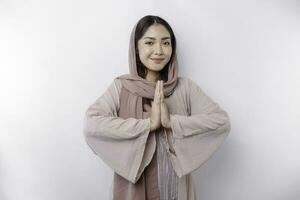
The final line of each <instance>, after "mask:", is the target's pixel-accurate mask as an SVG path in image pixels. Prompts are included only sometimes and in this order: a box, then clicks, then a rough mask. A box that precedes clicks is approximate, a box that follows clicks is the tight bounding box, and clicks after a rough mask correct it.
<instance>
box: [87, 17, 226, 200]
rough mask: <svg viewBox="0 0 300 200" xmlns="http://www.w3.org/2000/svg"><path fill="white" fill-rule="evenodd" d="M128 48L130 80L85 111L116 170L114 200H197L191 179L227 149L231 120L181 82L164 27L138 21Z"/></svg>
mask: <svg viewBox="0 0 300 200" xmlns="http://www.w3.org/2000/svg"><path fill="white" fill-rule="evenodd" d="M129 46H130V48H129V74H125V75H122V76H119V77H117V78H115V79H114V80H113V82H112V83H111V84H110V86H109V88H108V89H107V90H106V91H105V93H104V94H102V95H101V96H100V97H99V98H98V99H97V100H96V101H95V102H94V103H93V104H92V105H91V106H89V108H88V110H87V112H86V120H85V128H84V135H85V139H86V142H87V144H88V145H89V146H90V148H91V149H92V150H93V151H94V153H95V154H96V155H98V156H99V157H100V158H101V159H102V160H103V161H104V162H105V163H107V165H108V166H110V167H111V168H112V170H113V171H114V179H113V184H112V185H113V187H112V191H111V193H112V196H113V199H114V200H175V199H176V200H195V199H196V196H195V188H194V183H193V179H192V176H191V172H192V171H194V170H196V169H197V168H199V167H200V166H201V165H202V164H203V163H204V162H205V161H207V160H208V159H209V158H210V156H211V155H212V154H213V153H214V152H215V151H216V150H217V149H218V147H219V146H220V145H221V144H222V143H223V141H224V139H225V138H226V136H227V135H228V133H229V131H230V121H229V117H228V115H227V113H226V112H225V111H224V110H223V109H221V108H220V106H219V105H218V104H217V103H216V102H214V101H213V100H212V99H211V98H210V97H208V96H207V95H206V94H205V93H204V92H203V91H202V89H201V88H200V87H199V86H198V85H197V84H196V83H195V82H194V81H192V80H191V79H189V78H184V77H179V76H178V66H177V57H176V39H175V35H174V33H173V31H172V29H171V27H170V25H169V24H168V23H167V22H166V21H165V20H163V19H162V18H160V17H158V16H151V15H148V16H145V17H143V18H142V19H140V20H139V21H138V23H137V24H136V25H135V26H134V28H133V30H132V33H131V38H130V45H129Z"/></svg>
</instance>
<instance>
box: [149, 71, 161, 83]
mask: <svg viewBox="0 0 300 200" xmlns="http://www.w3.org/2000/svg"><path fill="white" fill-rule="evenodd" d="M159 78H160V72H155V71H150V70H148V71H147V75H146V80H147V81H151V82H156V81H158V80H159Z"/></svg>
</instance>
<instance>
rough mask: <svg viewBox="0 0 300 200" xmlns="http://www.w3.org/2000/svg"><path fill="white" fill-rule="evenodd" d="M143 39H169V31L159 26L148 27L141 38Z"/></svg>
mask: <svg viewBox="0 0 300 200" xmlns="http://www.w3.org/2000/svg"><path fill="white" fill-rule="evenodd" d="M145 37H155V38H163V37H170V33H169V31H168V30H167V29H166V28H165V27H164V26H163V25H161V24H153V25H151V26H149V28H148V29H147V31H146V32H145V34H144V35H143V38H145Z"/></svg>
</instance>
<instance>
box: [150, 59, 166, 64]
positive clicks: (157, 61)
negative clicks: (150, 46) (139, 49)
mask: <svg viewBox="0 0 300 200" xmlns="http://www.w3.org/2000/svg"><path fill="white" fill-rule="evenodd" d="M151 60H153V61H154V62H155V63H160V62H161V61H163V60H164V58H151Z"/></svg>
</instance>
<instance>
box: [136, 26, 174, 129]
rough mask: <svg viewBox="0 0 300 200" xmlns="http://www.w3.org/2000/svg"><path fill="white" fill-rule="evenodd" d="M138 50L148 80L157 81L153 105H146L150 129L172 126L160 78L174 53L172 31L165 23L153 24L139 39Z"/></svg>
mask: <svg viewBox="0 0 300 200" xmlns="http://www.w3.org/2000/svg"><path fill="white" fill-rule="evenodd" d="M138 50H139V57H140V60H141V62H142V63H143V64H144V65H145V66H146V69H147V74H146V80H148V81H152V82H156V88H155V94H154V99H153V101H151V107H150V106H149V105H146V106H145V109H146V110H151V117H150V123H151V124H150V130H151V131H153V130H156V129H158V128H160V127H161V126H163V127H164V128H171V122H170V114H169V111H168V107H167V105H166V103H165V97H164V94H163V81H160V80H158V79H159V78H160V71H161V70H162V69H163V68H164V67H165V66H166V64H167V63H168V62H169V60H170V58H171V55H172V45H171V37H170V33H169V32H168V30H167V29H166V28H165V27H164V26H163V25H160V24H153V25H151V26H150V27H149V28H148V29H147V31H146V32H145V34H144V35H143V37H142V38H141V39H140V40H139V41H138ZM154 58H163V60H162V61H160V62H155V61H154V60H153V59H154Z"/></svg>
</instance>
